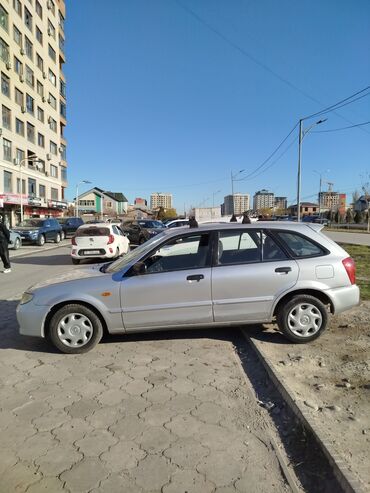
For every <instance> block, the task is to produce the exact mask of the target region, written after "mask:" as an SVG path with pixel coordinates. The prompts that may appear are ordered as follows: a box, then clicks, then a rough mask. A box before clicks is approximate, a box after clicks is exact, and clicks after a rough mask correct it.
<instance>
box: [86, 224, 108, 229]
mask: <svg viewBox="0 0 370 493" xmlns="http://www.w3.org/2000/svg"><path fill="white" fill-rule="evenodd" d="M109 226H111V224H110V223H90V224H88V223H85V224H81V226H80V228H84V229H85V228H109Z"/></svg>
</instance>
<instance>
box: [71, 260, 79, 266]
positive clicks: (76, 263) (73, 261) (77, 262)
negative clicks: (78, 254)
mask: <svg viewBox="0 0 370 493" xmlns="http://www.w3.org/2000/svg"><path fill="white" fill-rule="evenodd" d="M79 263H80V259H79V258H73V259H72V264H74V265H78V264H79Z"/></svg>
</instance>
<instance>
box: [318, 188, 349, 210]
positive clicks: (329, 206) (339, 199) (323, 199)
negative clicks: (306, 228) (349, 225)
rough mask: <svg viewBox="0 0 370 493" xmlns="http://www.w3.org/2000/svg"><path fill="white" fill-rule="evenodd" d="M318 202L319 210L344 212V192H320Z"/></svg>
mask: <svg viewBox="0 0 370 493" xmlns="http://www.w3.org/2000/svg"><path fill="white" fill-rule="evenodd" d="M319 204H320V209H321V211H325V210H326V211H339V212H340V213H341V214H344V213H345V211H346V194H345V193H339V192H333V191H328V192H320V193H319Z"/></svg>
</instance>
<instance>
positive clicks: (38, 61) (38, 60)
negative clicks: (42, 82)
mask: <svg viewBox="0 0 370 493" xmlns="http://www.w3.org/2000/svg"><path fill="white" fill-rule="evenodd" d="M36 65H37V68H39V69H40V70H41V72H43V71H44V60H43V59H42V58H41V57H40V55H39V54H38V53H37V54H36Z"/></svg>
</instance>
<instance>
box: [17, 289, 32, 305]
mask: <svg viewBox="0 0 370 493" xmlns="http://www.w3.org/2000/svg"><path fill="white" fill-rule="evenodd" d="M32 299H33V293H27V292H25V293H23V294H22V299H21V302H20V304H21V305H25V304H26V303H29V302H30V301H31V300H32Z"/></svg>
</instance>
